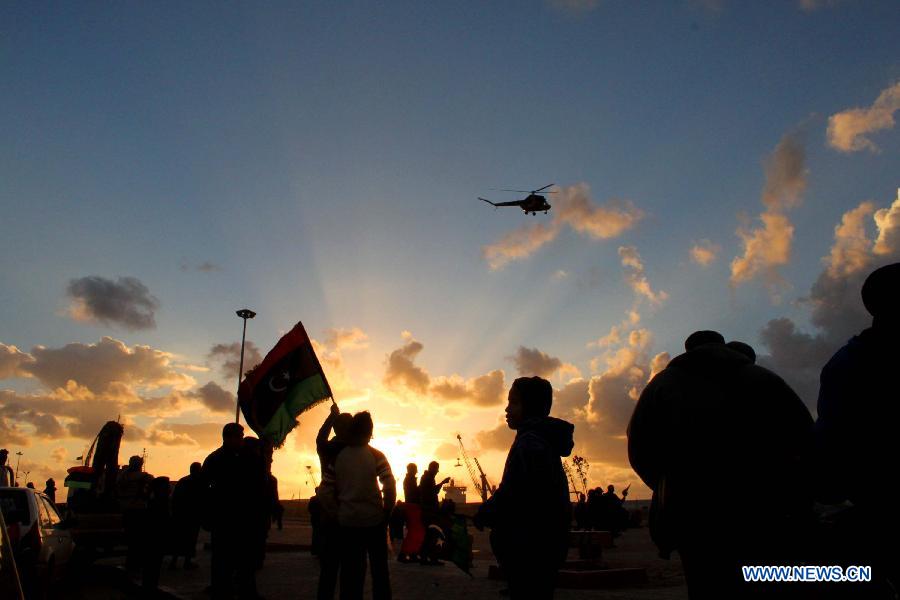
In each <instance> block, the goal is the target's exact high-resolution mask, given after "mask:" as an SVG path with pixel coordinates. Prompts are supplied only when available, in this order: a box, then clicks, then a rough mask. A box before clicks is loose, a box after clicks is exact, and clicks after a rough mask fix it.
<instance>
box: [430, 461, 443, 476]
mask: <svg viewBox="0 0 900 600" xmlns="http://www.w3.org/2000/svg"><path fill="white" fill-rule="evenodd" d="M440 469H441V465H439V464H438V463H437V461H435V460H433V461H431V462H430V463H428V472H429V473H431V474H432V475H436V474H437V472H438V471H439V470H440Z"/></svg>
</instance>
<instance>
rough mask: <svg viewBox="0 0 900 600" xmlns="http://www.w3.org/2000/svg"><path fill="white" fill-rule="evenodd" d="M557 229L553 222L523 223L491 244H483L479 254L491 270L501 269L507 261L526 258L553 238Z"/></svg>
mask: <svg viewBox="0 0 900 600" xmlns="http://www.w3.org/2000/svg"><path fill="white" fill-rule="evenodd" d="M559 229H560V227H559V225H558V224H556V223H554V222H551V223H550V224H549V225H544V224H543V223H536V224H534V225H524V226H522V227H520V228H519V229H515V230H513V231H510V232H509V233H507V234H506V235H504V236H503V237H502V238H500V239H499V240H498V241H496V242H494V243H493V244H488V245H487V246H484V247H483V248H482V249H481V255H482V257H484V259H485V260H486V261H487V263H488V266H489V267H490V268H491V270H497V269H502V268H503V267H505V266H506V265H507V263H510V262H512V261H514V260H518V259H521V258H527V257H529V256H531V255H532V254H534V253H535V252H536V251H537V250H538V249H539V248H540V247H541V246H543V245H544V244H547V243H549V242H552V241H553V240H555V239H556V236H557V235H559Z"/></svg>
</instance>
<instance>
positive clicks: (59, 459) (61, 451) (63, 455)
mask: <svg viewBox="0 0 900 600" xmlns="http://www.w3.org/2000/svg"><path fill="white" fill-rule="evenodd" d="M50 458H52V459H53V462H55V463H58V464H62V463H64V462H68V458H69V453H68V451H67V450H66V449H65V448H63V447H62V446H57V447H56V448H54V449H53V451H52V452H51V453H50Z"/></svg>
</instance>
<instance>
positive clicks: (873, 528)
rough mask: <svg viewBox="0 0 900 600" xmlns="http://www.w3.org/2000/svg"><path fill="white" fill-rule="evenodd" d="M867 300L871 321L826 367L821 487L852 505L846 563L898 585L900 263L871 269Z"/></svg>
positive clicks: (819, 436) (819, 435)
mask: <svg viewBox="0 0 900 600" xmlns="http://www.w3.org/2000/svg"><path fill="white" fill-rule="evenodd" d="M862 300H863V304H864V305H865V307H866V310H868V311H869V314H871V315H872V326H871V327H870V328H868V329H866V330H864V331H863V332H862V333H860V334H859V335H857V336H855V337H853V338H852V339H851V340H850V341H849V342H848V343H847V344H846V345H845V346H844V347H843V348H841V349H840V350H838V351H837V352H836V353H835V355H834V356H833V357H832V358H831V360H830V361H828V364H827V365H825V368H823V369H822V375H821V386H820V388H819V403H818V420H817V421H816V442H817V444H816V445H817V450H818V453H817V460H818V467H819V468H818V469H817V470H818V472H819V473H820V478H819V484H820V485H819V490H818V491H819V496H820V499H821V500H822V501H824V502H828V503H838V502H842V501H846V500H849V501H850V502H852V504H853V509H852V510H851V511H848V513H849V514H847V515H846V518H845V519H844V522H845V524H846V526H845V527H844V528H843V532H842V533H844V534H845V535H846V539H845V540H844V541H843V543H842V544H841V550H842V554H843V556H841V557H840V560H841V562H842V563H844V564H853V565H872V575H873V579H875V580H876V581H875V583H876V584H877V585H878V586H879V587H880V588H885V587H889V586H890V585H893V586H894V588H895V589H896V587H897V586H898V585H900V568H898V565H900V551H898V544H897V540H898V539H900V516H898V511H897V506H896V504H897V497H898V491H900V490H898V478H897V472H898V470H900V469H898V467H900V458H898V457H900V436H898V435H897V431H896V429H897V423H898V422H900V403H898V400H900V399H898V393H897V385H896V383H895V380H894V376H893V370H894V369H895V368H897V364H898V363H900V342H898V340H900V263H895V264H891V265H887V266H885V267H881V268H879V269H877V270H875V271H874V272H873V273H872V274H870V275H869V277H868V278H867V279H866V281H865V283H864V284H863V288H862ZM885 580H888V581H889V582H892V584H891V583H888V582H886V581H885ZM858 591H859V590H854V591H853V593H858Z"/></svg>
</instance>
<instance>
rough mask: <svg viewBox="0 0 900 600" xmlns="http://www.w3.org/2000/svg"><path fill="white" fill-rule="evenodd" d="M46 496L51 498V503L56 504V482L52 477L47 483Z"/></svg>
mask: <svg viewBox="0 0 900 600" xmlns="http://www.w3.org/2000/svg"><path fill="white" fill-rule="evenodd" d="M44 495H45V496H47V497H48V498H50V502H52V503H53V504H56V482H55V481H53V478H52V477H51V478H50V479H48V480H47V481H46V483H45V487H44Z"/></svg>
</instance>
